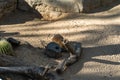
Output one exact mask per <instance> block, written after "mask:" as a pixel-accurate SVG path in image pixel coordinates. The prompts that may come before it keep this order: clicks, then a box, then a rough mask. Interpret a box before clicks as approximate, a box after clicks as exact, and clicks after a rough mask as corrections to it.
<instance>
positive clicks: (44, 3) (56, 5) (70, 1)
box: [0, 0, 116, 20]
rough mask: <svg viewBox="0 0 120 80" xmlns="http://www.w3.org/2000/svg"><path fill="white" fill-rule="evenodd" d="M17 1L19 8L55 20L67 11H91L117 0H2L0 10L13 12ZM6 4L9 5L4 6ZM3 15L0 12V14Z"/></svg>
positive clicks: (0, 0)
mask: <svg viewBox="0 0 120 80" xmlns="http://www.w3.org/2000/svg"><path fill="white" fill-rule="evenodd" d="M15 1H17V9H20V10H23V11H33V12H36V13H38V14H40V15H42V16H43V18H44V19H47V20H54V19H59V18H62V17H64V16H65V14H66V13H81V12H85V13H86V12H91V10H94V9H96V8H98V7H101V6H105V5H108V4H110V3H112V2H113V1H116V0H0V6H2V8H0V12H2V11H3V10H4V13H9V12H11V10H13V8H15V7H14V6H15ZM8 2H13V3H8ZM6 4H7V7H5V6H4V5H6ZM3 7H4V8H5V9H4V8H3ZM2 13H3V12H2ZM2 15H3V14H1V13H0V16H2Z"/></svg>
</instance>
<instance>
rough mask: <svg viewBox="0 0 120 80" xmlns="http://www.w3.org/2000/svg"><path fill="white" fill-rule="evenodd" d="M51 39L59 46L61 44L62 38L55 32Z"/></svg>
mask: <svg viewBox="0 0 120 80" xmlns="http://www.w3.org/2000/svg"><path fill="white" fill-rule="evenodd" d="M52 41H53V42H56V43H58V44H59V45H60V46H63V42H64V38H63V36H62V35H60V34H55V35H54V36H53V38H52Z"/></svg>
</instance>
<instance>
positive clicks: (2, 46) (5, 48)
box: [0, 39, 14, 55]
mask: <svg viewBox="0 0 120 80" xmlns="http://www.w3.org/2000/svg"><path fill="white" fill-rule="evenodd" d="M0 54H6V55H14V52H13V48H12V45H11V44H10V43H9V42H8V41H7V40H5V39H1V40H0Z"/></svg>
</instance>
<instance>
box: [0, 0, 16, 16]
mask: <svg viewBox="0 0 120 80" xmlns="http://www.w3.org/2000/svg"><path fill="white" fill-rule="evenodd" d="M16 3H17V1H16V0H0V18H1V17H2V16H4V15H6V14H9V13H10V12H12V11H13V10H15V9H16Z"/></svg>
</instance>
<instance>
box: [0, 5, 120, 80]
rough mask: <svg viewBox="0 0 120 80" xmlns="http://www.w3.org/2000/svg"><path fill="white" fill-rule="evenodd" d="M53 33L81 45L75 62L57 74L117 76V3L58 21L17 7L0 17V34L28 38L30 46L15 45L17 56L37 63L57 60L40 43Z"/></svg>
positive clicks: (94, 79)
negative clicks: (79, 53) (47, 53)
mask: <svg viewBox="0 0 120 80" xmlns="http://www.w3.org/2000/svg"><path fill="white" fill-rule="evenodd" d="M57 33H60V34H62V35H63V36H64V37H66V38H67V39H69V40H71V41H78V42H81V43H82V47H83V52H82V56H81V59H80V60H79V62H77V63H76V64H74V65H72V66H71V67H70V68H68V69H67V70H66V71H65V72H64V73H63V75H60V76H61V77H62V78H64V80H120V5H116V6H114V7H111V8H109V9H108V10H107V11H103V12H98V13H91V14H79V15H71V17H67V18H66V19H61V20H58V21H41V20H39V19H38V18H37V16H36V15H33V14H32V13H26V12H19V11H17V12H16V13H15V14H11V15H10V16H9V17H7V18H3V19H2V20H1V21H0V36H2V37H14V38H17V39H20V40H23V41H27V42H29V43H30V44H31V45H32V46H31V47H26V46H25V47H24V48H18V50H17V51H16V52H17V56H18V57H20V58H22V59H23V60H24V61H28V62H30V63H31V64H35V65H38V66H39V65H46V64H48V63H50V62H51V63H54V62H55V63H57V60H54V59H49V58H47V57H46V56H44V55H43V53H44V45H43V44H44V43H46V42H50V41H51V38H52V36H53V35H54V34H57ZM26 48H27V49H26ZM28 49H29V50H28ZM31 55H32V56H31ZM48 61H49V62H48Z"/></svg>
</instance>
